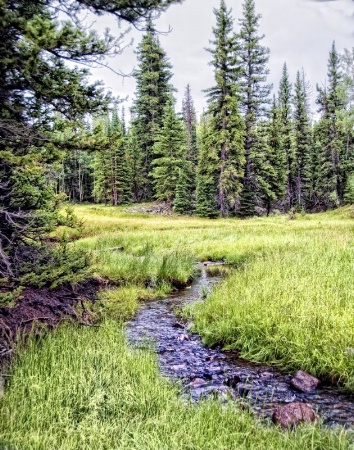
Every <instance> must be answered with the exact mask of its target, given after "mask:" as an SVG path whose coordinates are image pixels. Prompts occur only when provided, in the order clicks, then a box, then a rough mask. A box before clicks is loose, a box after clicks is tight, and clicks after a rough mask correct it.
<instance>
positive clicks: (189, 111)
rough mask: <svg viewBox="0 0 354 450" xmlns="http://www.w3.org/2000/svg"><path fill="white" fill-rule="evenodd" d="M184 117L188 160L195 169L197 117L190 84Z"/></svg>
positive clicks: (184, 106)
mask: <svg viewBox="0 0 354 450" xmlns="http://www.w3.org/2000/svg"><path fill="white" fill-rule="evenodd" d="M182 116H183V122H184V126H185V128H186V135H187V159H188V161H190V162H191V163H192V165H193V166H194V167H196V165H197V158H198V149H197V115H196V111H195V108H194V103H193V98H192V94H191V88H190V86H189V84H188V85H187V87H186V90H185V93H184V98H183V103H182Z"/></svg>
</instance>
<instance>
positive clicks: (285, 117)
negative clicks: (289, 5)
mask: <svg viewBox="0 0 354 450" xmlns="http://www.w3.org/2000/svg"><path fill="white" fill-rule="evenodd" d="M278 102H279V110H280V139H281V146H282V148H283V150H284V152H285V156H286V175H287V186H286V195H285V204H286V208H287V209H291V208H292V207H293V205H294V201H295V190H296V175H295V173H294V159H295V157H294V154H293V150H294V147H293V145H292V141H291V136H292V127H293V124H292V84H291V83H290V80H289V73H288V67H287V65H286V63H284V66H283V72H282V77H281V80H280V84H279V93H278Z"/></svg>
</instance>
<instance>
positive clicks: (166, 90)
mask: <svg viewBox="0 0 354 450" xmlns="http://www.w3.org/2000/svg"><path fill="white" fill-rule="evenodd" d="M137 57H138V68H137V70H136V71H135V73H134V76H135V80H136V93H135V96H136V98H135V101H134V105H133V108H132V113H133V117H134V119H133V124H134V127H135V129H136V131H137V138H138V143H139V147H140V152H141V153H142V155H143V161H144V164H143V167H142V169H143V173H142V177H141V181H142V186H141V187H140V188H139V190H140V191H141V193H142V199H143V200H147V199H151V198H152V196H153V180H152V177H151V174H152V167H153V160H154V158H155V155H154V152H153V148H154V145H155V143H156V141H157V135H158V133H159V131H160V128H161V126H162V121H163V114H164V108H165V106H166V104H167V102H168V99H169V96H170V95H171V93H172V91H173V88H172V86H171V84H170V79H171V77H172V72H171V67H172V66H171V64H170V63H169V61H168V58H167V56H166V53H165V51H164V50H163V49H162V48H161V45H160V43H159V39H158V36H157V33H156V32H155V29H154V27H153V25H152V23H151V22H149V23H148V26H147V31H146V34H145V35H144V37H143V39H142V41H141V43H140V44H139V47H138V50H137Z"/></svg>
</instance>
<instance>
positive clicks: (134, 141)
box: [127, 124, 144, 202]
mask: <svg viewBox="0 0 354 450" xmlns="http://www.w3.org/2000/svg"><path fill="white" fill-rule="evenodd" d="M127 167H128V174H129V180H130V188H131V196H132V200H133V202H140V201H142V199H143V197H144V191H143V186H144V178H143V177H144V170H143V168H144V155H143V154H142V152H141V149H140V146H139V140H138V135H137V131H136V128H135V126H134V124H133V125H132V126H131V128H130V130H129V132H128V136H127Z"/></svg>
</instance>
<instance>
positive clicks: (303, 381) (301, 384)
mask: <svg viewBox="0 0 354 450" xmlns="http://www.w3.org/2000/svg"><path fill="white" fill-rule="evenodd" d="M290 384H291V386H292V387H293V388H295V389H297V390H298V391H300V392H311V391H314V390H315V389H316V388H317V387H318V386H319V384H320V380H319V379H317V378H315V377H313V376H312V375H310V374H308V373H306V372H303V371H302V370H299V371H298V372H296V374H295V376H294V378H293V379H292V380H291V382H290Z"/></svg>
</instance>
